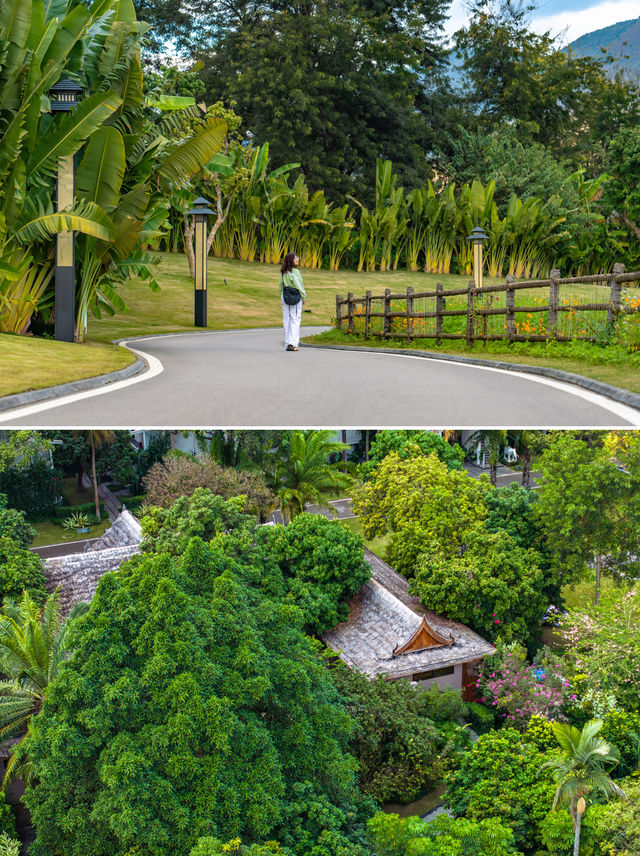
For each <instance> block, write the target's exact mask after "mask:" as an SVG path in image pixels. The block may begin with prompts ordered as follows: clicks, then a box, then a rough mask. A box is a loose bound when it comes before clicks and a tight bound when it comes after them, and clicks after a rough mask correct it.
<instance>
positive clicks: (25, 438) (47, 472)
mask: <svg viewBox="0 0 640 856" xmlns="http://www.w3.org/2000/svg"><path fill="white" fill-rule="evenodd" d="M51 449H52V446H51V443H50V442H49V441H48V440H47V439H46V437H45V436H44V435H43V434H41V433H40V432H38V431H9V432H7V434H6V437H5V439H4V440H3V441H0V493H2V494H4V495H5V496H6V498H7V504H8V506H9V507H10V508H13V509H15V510H16V511H23V512H25V513H26V514H27V515H29V516H31V515H33V516H36V515H42V514H43V513H45V514H46V513H51V510H52V508H53V506H54V504H55V502H56V500H57V498H58V497H59V495H60V492H61V480H60V478H59V476H58V474H57V473H56V472H55V471H54V469H53V468H52V466H51V460H50V455H51Z"/></svg>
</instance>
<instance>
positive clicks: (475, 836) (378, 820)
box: [368, 812, 521, 856]
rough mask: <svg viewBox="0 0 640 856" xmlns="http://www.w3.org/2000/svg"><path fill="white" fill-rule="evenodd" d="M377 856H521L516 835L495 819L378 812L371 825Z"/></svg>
mask: <svg viewBox="0 0 640 856" xmlns="http://www.w3.org/2000/svg"><path fill="white" fill-rule="evenodd" d="M368 826H369V835H370V838H371V842H372V846H373V851H374V856H414V854H415V856H418V854H420V856H452V854H456V856H467V855H468V856H521V854H520V851H519V850H516V847H515V842H514V836H513V832H512V831H511V830H510V829H509V828H508V827H506V826H504V825H503V824H501V823H500V821H499V820H498V819H497V818H494V817H491V818H486V819H484V820H480V821H476V820H469V819H467V818H451V817H447V816H446V815H440V816H439V817H437V818H435V820H432V821H431V822H430V823H424V822H423V821H422V820H421V819H420V818H419V817H404V818H403V817H398V815H397V814H384V813H383V812H378V814H376V815H374V816H373V817H372V818H371V820H370V821H369V824H368Z"/></svg>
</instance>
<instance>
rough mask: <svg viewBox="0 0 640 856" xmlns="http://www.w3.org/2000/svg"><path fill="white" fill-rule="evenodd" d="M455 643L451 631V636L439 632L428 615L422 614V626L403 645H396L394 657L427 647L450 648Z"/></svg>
mask: <svg viewBox="0 0 640 856" xmlns="http://www.w3.org/2000/svg"><path fill="white" fill-rule="evenodd" d="M454 643H455V639H454V638H453V634H452V633H451V632H449V638H447V637H446V636H443V635H442V634H441V633H438V631H437V630H435V629H434V628H433V627H432V626H431V625H430V624H429V622H428V621H427V619H426V616H424V615H423V616H422V621H421V622H420V626H419V627H418V629H417V630H416V632H415V633H414V634H413V636H412V637H411V638H410V639H409V640H408V641H407V642H405V643H404V645H402V646H401V647H399V646H398V645H396V647H395V648H394V649H393V655H392V656H394V657H397V656H398V655H399V654H408V653H415V652H416V651H424V650H426V649H427V648H441V647H443V646H445V647H448V648H450V647H451V646H452V645H453V644H454Z"/></svg>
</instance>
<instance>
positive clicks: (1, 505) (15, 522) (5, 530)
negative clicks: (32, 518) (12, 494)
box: [0, 493, 36, 549]
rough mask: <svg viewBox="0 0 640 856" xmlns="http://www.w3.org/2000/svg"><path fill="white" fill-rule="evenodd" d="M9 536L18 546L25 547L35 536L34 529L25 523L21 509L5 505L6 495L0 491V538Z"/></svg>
mask: <svg viewBox="0 0 640 856" xmlns="http://www.w3.org/2000/svg"><path fill="white" fill-rule="evenodd" d="M2 537H7V538H11V539H12V540H13V541H15V542H16V543H17V544H19V546H20V547H23V548H25V549H26V548H27V547H28V546H29V544H31V542H32V541H33V539H34V538H35V537H36V530H35V529H34V528H33V526H30V525H29V523H27V520H26V518H25V514H24V512H23V511H16V509H15V508H8V507H7V497H6V495H5V494H4V493H0V538H2Z"/></svg>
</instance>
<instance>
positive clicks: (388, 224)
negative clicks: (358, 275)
mask: <svg viewBox="0 0 640 856" xmlns="http://www.w3.org/2000/svg"><path fill="white" fill-rule="evenodd" d="M397 182H398V176H397V175H395V174H394V172H393V164H392V163H391V161H383V160H381V159H380V158H378V159H377V161H376V202H375V208H374V209H373V210H372V211H369V209H368V208H366V207H365V206H364V205H361V204H360V203H359V202H358V201H357V199H354V200H353V201H354V202H355V203H356V204H357V205H358V206H359V208H360V257H359V260H358V270H359V271H361V270H365V269H366V270H368V271H374V270H376V267H377V268H378V270H382V271H384V270H389V269H390V268H391V266H392V256H393V250H394V247H397V244H398V242H399V241H400V240H404V235H405V230H406V226H407V224H408V222H409V217H408V216H407V214H406V208H405V205H404V190H403V188H402V187H397V186H396V185H397Z"/></svg>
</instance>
